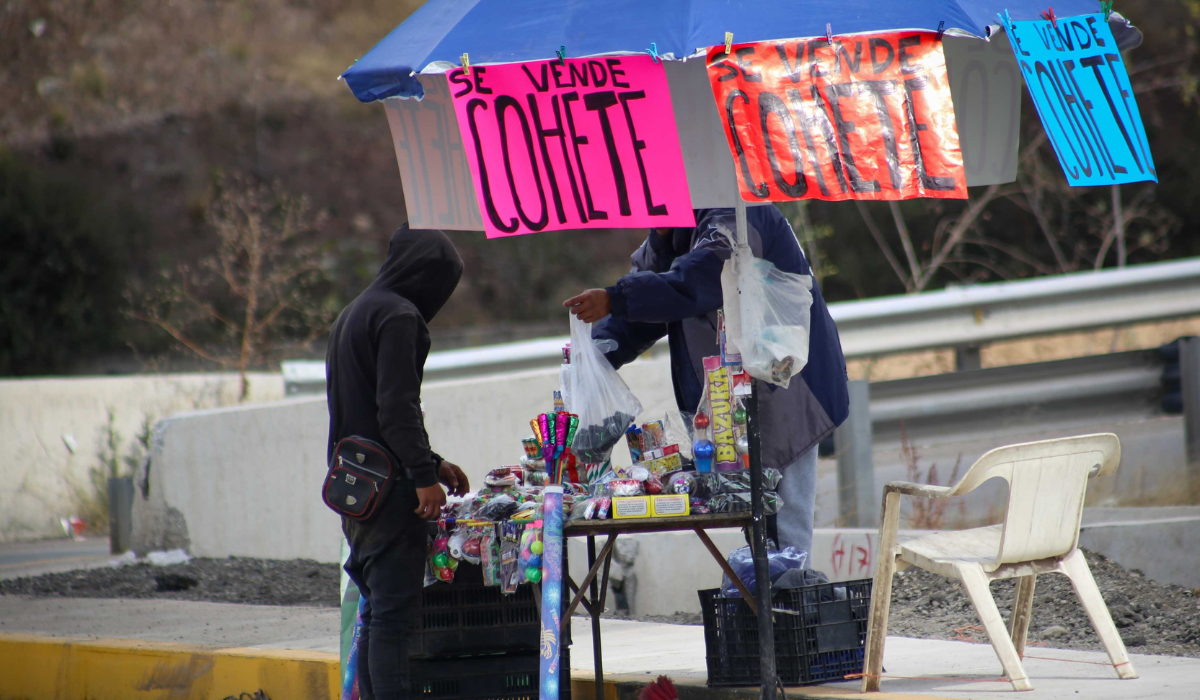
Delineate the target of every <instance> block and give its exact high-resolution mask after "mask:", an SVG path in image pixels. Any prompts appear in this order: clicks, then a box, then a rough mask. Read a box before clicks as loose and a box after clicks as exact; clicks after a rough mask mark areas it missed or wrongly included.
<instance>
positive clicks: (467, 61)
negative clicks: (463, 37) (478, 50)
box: [462, 53, 471, 75]
mask: <svg viewBox="0 0 1200 700" xmlns="http://www.w3.org/2000/svg"><path fill="white" fill-rule="evenodd" d="M462 67H463V75H470V74H471V57H470V56H468V55H467V54H465V53H464V54H463V55H462Z"/></svg>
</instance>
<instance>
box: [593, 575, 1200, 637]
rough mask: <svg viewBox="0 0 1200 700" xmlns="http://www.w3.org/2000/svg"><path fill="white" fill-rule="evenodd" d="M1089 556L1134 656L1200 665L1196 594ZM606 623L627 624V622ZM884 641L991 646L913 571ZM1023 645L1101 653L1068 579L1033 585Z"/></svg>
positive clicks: (951, 588)
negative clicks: (897, 638) (1180, 658)
mask: <svg viewBox="0 0 1200 700" xmlns="http://www.w3.org/2000/svg"><path fill="white" fill-rule="evenodd" d="M1086 554H1087V561H1088V566H1089V567H1091V569H1092V576H1094V577H1095V579H1096V585H1098V586H1099V587H1100V592H1101V594H1102V595H1103V596H1104V599H1105V601H1107V602H1108V608H1109V612H1110V613H1111V614H1112V616H1113V622H1115V623H1116V625H1117V628H1118V630H1119V631H1120V633H1121V637H1122V639H1124V640H1125V646H1126V647H1127V648H1128V650H1129V651H1130V652H1131V653H1136V654H1165V655H1168V656H1191V657H1200V589H1195V590H1190V589H1187V588H1182V587H1180V586H1170V585H1163V584H1161V583H1155V582H1154V581H1150V580H1149V579H1147V578H1146V577H1144V576H1143V575H1142V573H1141V572H1140V571H1136V570H1132V571H1131V570H1128V569H1125V568H1123V567H1121V565H1119V564H1117V563H1116V562H1113V561H1109V560H1108V559H1106V558H1104V557H1102V556H1100V555H1099V554H1094V553H1092V552H1086ZM1014 588H1015V582H1013V581H997V582H996V583H994V584H992V595H993V596H994V597H995V599H996V606H997V607H999V608H1000V612H1001V613H1002V614H1003V615H1004V618H1005V620H1006V621H1007V620H1008V619H1009V613H1010V612H1011V610H1012V599H1013V590H1014ZM607 616H611V617H614V618H617V619H626V620H627V619H631V618H630V617H629V616H627V615H617V614H612V615H606V617H607ZM633 619H640V620H645V621H648V622H667V623H671V624H677V625H701V624H704V622H703V620H702V619H701V617H700V615H697V614H691V613H676V614H675V615H666V616H663V615H645V616H641V617H637V618H633ZM888 633H889V634H894V635H897V636H902V637H919V638H924V639H960V640H966V641H973V642H981V643H985V644H986V643H987V641H988V638H987V633H986V632H984V630H983V627H982V626H981V625H980V624H979V618H978V617H977V616H976V615H975V610H974V608H972V607H971V602H970V600H969V599H968V598H967V596H966V593H965V592H964V591H963V588H962V586H961V585H960V584H958V583H956V582H952V581H948V580H947V579H944V578H942V577H940V576H937V575H935V574H931V573H929V572H927V571H922V570H920V569H917V568H915V567H914V568H910V569H908V570H907V571H903V572H900V573H898V574H896V578H895V580H894V581H893V583H892V608H891V613H890V615H889V619H888ZM1027 645H1028V646H1029V647H1038V646H1045V647H1057V648H1060V649H1092V650H1103V647H1101V646H1100V639H1099V638H1098V637H1097V636H1096V633H1095V632H1094V631H1093V630H1092V625H1091V623H1090V622H1089V621H1088V619H1087V614H1086V613H1084V611H1083V608H1082V607H1081V606H1080V605H1079V599H1078V598H1076V597H1075V591H1074V590H1072V588H1071V582H1070V581H1069V580H1068V579H1067V577H1066V576H1062V575H1059V574H1046V575H1043V576H1039V577H1038V580H1037V586H1036V588H1035V589H1034V595H1033V618H1032V620H1031V621H1030V626H1029V641H1028V643H1027ZM1029 653H1035V652H1032V651H1030V652H1029Z"/></svg>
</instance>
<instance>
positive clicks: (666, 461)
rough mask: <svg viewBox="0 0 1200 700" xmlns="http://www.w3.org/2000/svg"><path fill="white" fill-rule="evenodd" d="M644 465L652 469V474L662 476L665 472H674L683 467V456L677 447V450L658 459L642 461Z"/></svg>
mask: <svg viewBox="0 0 1200 700" xmlns="http://www.w3.org/2000/svg"><path fill="white" fill-rule="evenodd" d="M672 447H674V445H672ZM642 466H643V467H645V468H646V469H648V470H650V472H651V473H652V474H654V475H656V476H662V475H663V474H667V473H670V472H673V471H675V470H676V469H681V468H682V467H683V456H682V455H680V454H679V449H678V448H676V450H675V451H674V452H672V453H671V454H669V455H663V456H662V457H659V458H657V459H652V460H649V461H645V462H642Z"/></svg>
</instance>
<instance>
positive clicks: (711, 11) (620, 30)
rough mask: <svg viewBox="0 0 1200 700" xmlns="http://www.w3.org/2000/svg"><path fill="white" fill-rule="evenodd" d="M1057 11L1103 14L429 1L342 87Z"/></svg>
mask: <svg viewBox="0 0 1200 700" xmlns="http://www.w3.org/2000/svg"><path fill="white" fill-rule="evenodd" d="M1051 2H1052V3H1053V5H1054V11H1055V14H1057V15H1058V16H1060V17H1067V16H1070V15H1079V14H1086V13H1090V12H1098V11H1099V9H1100V8H1099V3H1098V2H1097V1H1096V0H1007V1H1005V0H920V2H914V1H912V0H900V1H898V2H880V1H879V0H836V1H830V0H793V1H792V2H777V1H767V0H743V1H742V2H738V1H736V0H520V1H514V0H429V2H427V3H425V5H423V6H422V7H421V8H420V9H419V10H417V11H416V12H414V13H413V14H412V16H411V17H409V18H408V19H407V20H405V21H404V22H403V23H402V24H401V25H400V26H398V27H396V29H394V30H392V32H391V33H390V34H388V35H387V37H386V38H384V40H383V41H381V42H379V44H377V45H376V46H375V48H373V49H371V50H370V51H369V52H368V53H367V55H365V56H363V57H362V59H360V60H359V61H358V62H357V63H355V64H354V65H353V66H351V67H350V68H349V69H348V70H347V71H346V72H345V73H344V74H343V77H344V78H345V79H346V84H347V85H349V86H350V89H351V90H353V91H354V94H355V96H356V97H358V99H360V100H362V101H363V102H371V101H373V100H379V99H383V98H385V97H419V96H421V95H422V94H423V93H422V89H421V84H420V82H418V81H417V79H416V77H415V76H414V75H413V73H419V72H421V70H422V69H424V68H425V67H426V66H428V65H429V64H431V63H434V62H438V61H441V62H446V63H451V64H458V63H459V60H460V56H462V54H464V53H468V54H470V59H471V63H472V64H487V63H512V62H516V61H540V60H546V59H552V58H555V52H556V51H557V50H558V48H559V47H560V46H565V47H566V50H567V55H568V56H574V57H579V56H597V55H602V54H628V53H637V52H643V51H646V50H648V49H649V48H650V45H651V44H652V43H653V44H654V45H655V47H656V48H657V50H658V52H659V54H661V55H666V56H667V57H670V58H676V59H680V58H684V57H687V56H691V55H694V54H695V53H696V51H697V50H698V49H701V48H702V47H706V46H715V45H717V44H720V43H721V42H722V41H723V40H724V36H725V32H733V35H734V40H735V41H737V42H738V43H745V42H753V41H768V40H773V39H790V38H796V37H808V36H822V35H824V34H825V25H826V24H827V23H828V24H829V25H830V26H831V29H832V32H833V33H834V34H837V35H840V36H845V35H847V34H855V33H860V32H882V31H892V30H912V29H918V30H928V31H936V30H937V29H938V26H939V24H941V23H942V22H944V23H945V25H944V26H943V28H944V29H945V30H946V31H948V32H950V33H952V34H960V35H968V36H974V37H978V38H984V37H986V36H987V35H988V29H987V27H988V26H998V25H999V21H998V20H997V18H996V15H997V13H999V12H1003V11H1005V10H1008V12H1009V13H1010V15H1011V16H1012V18H1013V19H1014V20H1029V19H1038V18H1040V16H1041V12H1042V11H1043V10H1045V9H1047V6H1048V4H1050V3H1051Z"/></svg>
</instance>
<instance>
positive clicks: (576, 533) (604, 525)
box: [563, 512, 750, 537]
mask: <svg viewBox="0 0 1200 700" xmlns="http://www.w3.org/2000/svg"><path fill="white" fill-rule="evenodd" d="M749 524H750V513H748V512H746V513H712V514H706V515H680V516H676V517H668V518H621V519H620V520H616V519H608V520H568V521H567V522H565V523H563V536H564V537H585V536H587V535H605V534H608V533H610V532H616V533H618V534H625V533H629V532H671V531H673V530H694V529H696V528H698V527H699V528H703V529H705V530H709V529H716V528H723V527H744V526H746V525H749Z"/></svg>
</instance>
